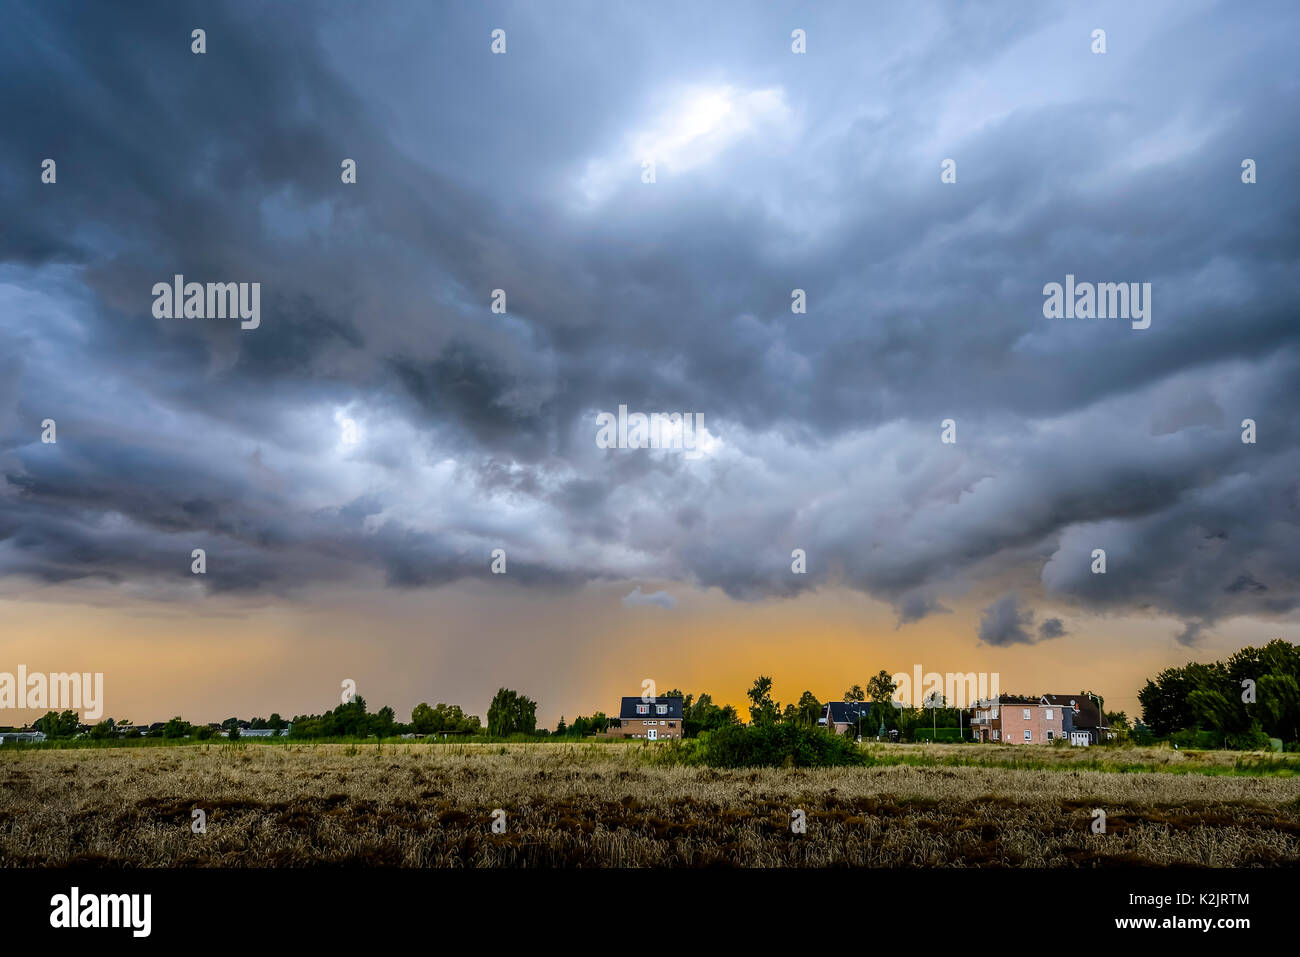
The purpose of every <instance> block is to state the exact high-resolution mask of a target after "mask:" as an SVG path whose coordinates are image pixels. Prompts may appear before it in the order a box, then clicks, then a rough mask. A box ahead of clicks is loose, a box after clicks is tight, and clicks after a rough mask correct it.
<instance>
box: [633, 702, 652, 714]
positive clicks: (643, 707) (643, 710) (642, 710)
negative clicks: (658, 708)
mask: <svg viewBox="0 0 1300 957" xmlns="http://www.w3.org/2000/svg"><path fill="white" fill-rule="evenodd" d="M636 713H637V714H649V713H650V706H649V705H648V704H639V705H637V706H636Z"/></svg>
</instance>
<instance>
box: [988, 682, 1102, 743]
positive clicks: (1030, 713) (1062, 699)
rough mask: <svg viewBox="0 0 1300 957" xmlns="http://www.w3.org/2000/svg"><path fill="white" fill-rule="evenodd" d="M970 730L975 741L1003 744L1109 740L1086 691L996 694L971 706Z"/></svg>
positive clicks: (1094, 704)
mask: <svg viewBox="0 0 1300 957" xmlns="http://www.w3.org/2000/svg"><path fill="white" fill-rule="evenodd" d="M970 723H971V730H972V731H974V732H975V738H976V740H978V741H999V742H1004V743H1006V744H1048V743H1051V742H1053V741H1060V740H1065V741H1069V742H1070V743H1071V744H1075V745H1090V744H1100V743H1102V742H1103V741H1108V740H1110V737H1111V731H1110V725H1109V723H1108V722H1107V721H1106V716H1105V715H1104V714H1102V713H1101V711H1100V709H1098V707H1097V702H1096V701H1094V700H1093V699H1092V698H1089V697H1088V696H1087V695H1085V694H1082V693H1081V694H1074V695H1068V694H1045V695H1040V696H1039V697H1037V698H1031V697H1024V696H1021V695H1011V694H1004V695H999V696H998V700H997V701H996V702H980V703H978V704H976V706H975V707H974V708H973V709H971V719H970Z"/></svg>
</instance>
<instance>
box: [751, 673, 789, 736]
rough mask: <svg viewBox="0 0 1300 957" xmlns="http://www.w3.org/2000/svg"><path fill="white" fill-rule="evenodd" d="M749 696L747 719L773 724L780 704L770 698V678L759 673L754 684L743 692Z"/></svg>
mask: <svg viewBox="0 0 1300 957" xmlns="http://www.w3.org/2000/svg"><path fill="white" fill-rule="evenodd" d="M745 695H746V696H747V697H748V698H749V702H750V704H749V720H750V723H752V724H775V723H776V720H777V716H778V715H780V713H781V706H780V705H779V704H778V703H777V702H776V701H774V700H772V679H771V678H769V677H768V676H767V675H759V676H758V677H757V678H755V679H754V686H753V687H752V688H750V689H749V690H748V691H746V692H745Z"/></svg>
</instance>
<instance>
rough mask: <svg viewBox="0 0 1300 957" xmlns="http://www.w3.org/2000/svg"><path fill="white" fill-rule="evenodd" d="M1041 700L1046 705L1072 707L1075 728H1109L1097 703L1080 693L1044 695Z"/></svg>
mask: <svg viewBox="0 0 1300 957" xmlns="http://www.w3.org/2000/svg"><path fill="white" fill-rule="evenodd" d="M1043 700H1044V701H1046V702H1047V703H1048V704H1052V705H1060V706H1061V707H1062V708H1064V707H1065V706H1066V705H1074V710H1075V715H1074V726H1075V727H1076V728H1083V729H1086V728H1109V727H1110V722H1108V721H1107V720H1106V716H1105V715H1104V714H1102V713H1101V712H1100V711H1099V710H1098V708H1097V702H1096V701H1095V700H1093V699H1092V698H1089V697H1088V696H1087V695H1086V694H1084V693H1083V692H1082V691H1080V692H1079V693H1078V694H1045V695H1043Z"/></svg>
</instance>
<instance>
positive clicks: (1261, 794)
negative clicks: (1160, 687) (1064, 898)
mask: <svg viewBox="0 0 1300 957" xmlns="http://www.w3.org/2000/svg"><path fill="white" fill-rule="evenodd" d="M873 750H874V753H875V754H876V755H877V756H878V757H879V758H880V759H882V760H885V761H888V760H890V759H891V755H893V756H897V755H901V756H902V757H900V758H898V760H903V759H904V758H905V759H906V760H909V761H919V762H922V763H916V764H896V763H895V764H890V763H883V764H877V765H875V766H871V767H856V768H826V769H763V770H717V769H712V768H703V767H686V766H673V765H662V764H656V763H653V762H652V761H651V760H647V758H649V757H653V755H654V754H655V751H654V749H652V748H649V749H648V748H645V747H631V746H628V747H624V746H610V745H581V744H579V745H564V744H533V745H515V746H497V745H481V746H475V745H452V746H448V745H431V744H428V743H422V742H411V743H403V744H383V745H376V744H374V743H371V744H367V745H339V744H317V745H312V744H302V745H299V744H292V743H276V744H258V743H247V744H212V745H202V744H190V745H185V746H174V747H137V748H101V749H69V750H23V749H17V750H5V751H3V752H0V866H6V867H15V866H19V867H33V866H35V867H41V866H68V865H79V866H87V865H89V866H96V865H103V866H132V867H178V866H179V867H295V866H313V865H338V864H344V865H363V866H392V867H577V866H581V867H712V866H725V867H809V866H814V867H815V866H854V867H862V866H866V867H948V866H954V867H982V866H1023V867H1060V866H1097V865H1107V864H1115V865H1135V864H1136V865H1154V866H1162V865H1184V866H1207V867H1249V866H1278V865H1291V864H1295V863H1296V862H1298V861H1300V777H1295V776H1292V775H1290V774H1286V775H1278V774H1272V775H1268V774H1265V775H1260V774H1239V773H1238V774H1231V773H1220V774H1214V773H1168V772H1177V771H1183V772H1186V771H1189V770H1192V769H1198V770H1199V768H1200V767H1201V766H1204V768H1205V769H1207V770H1213V769H1216V768H1217V769H1219V770H1225V769H1228V768H1230V767H1231V766H1232V765H1233V763H1234V762H1235V761H1236V760H1237V758H1236V756H1233V755H1223V756H1218V755H1200V756H1190V755H1186V754H1183V755H1180V754H1178V753H1177V752H1163V751H1155V750H1153V751H1152V753H1150V754H1142V753H1140V752H1138V751H1137V749H1128V750H1129V751H1130V752H1133V760H1134V761H1139V762H1140V763H1142V764H1143V765H1144V766H1147V765H1149V766H1154V767H1160V768H1166V767H1167V769H1168V770H1167V771H1159V770H1158V771H1138V772H1131V773H1116V772H1114V771H1103V770H1094V769H1091V768H1088V767H1082V768H1081V767H1076V766H1075V765H1077V764H1079V763H1081V762H1083V763H1086V762H1087V761H1092V762H1095V761H1096V760H1097V758H1096V757H1095V756H1089V755H1087V754H1086V752H1084V751H1083V750H1082V749H1079V750H1065V751H1059V752H1053V750H1052V749H1045V748H1044V749H1037V750H1036V751H1035V752H1034V754H1033V755H1032V760H1033V761H1035V762H1041V763H1044V764H1045V765H1046V766H1044V767H1033V768H1026V767H1017V766H1014V765H1015V764H1016V763H1023V762H1025V761H1026V760H1028V759H1029V758H1030V757H1031V756H1030V755H1028V754H1027V749H1024V748H1021V749H1015V748H1011V749H1009V750H1007V751H1005V752H1000V751H999V750H998V749H993V748H989V749H983V748H978V749H977V748H973V747H966V748H964V749H963V748H962V746H949V747H945V746H943V745H934V746H928V747H924V748H921V747H918V746H907V745H903V746H894V748H890V747H888V746H881V747H879V748H876V749H873ZM954 754H957V755H962V756H965V755H972V754H977V756H978V759H979V762H980V763H978V764H975V765H962V766H946V765H943V764H941V763H939V762H942V761H944V760H949V759H951V756H952V755H954ZM1000 754H1003V755H1004V756H1003V757H1002V758H1000V757H999V755H1000ZM1261 760H1262V759H1261ZM926 762H928V763H926ZM1188 762H1191V767H1190V768H1189V767H1187V766H1186V765H1187V764H1188ZM1008 765H1011V766H1008ZM196 809H198V810H201V811H202V812H203V814H204V815H205V818H206V831H205V832H204V833H195V832H194V830H193V828H192V823H193V822H194V820H195V817H194V814H193V812H194V811H195V810H196ZM498 809H499V810H500V811H502V812H504V816H503V817H501V821H502V824H503V825H504V832H503V833H494V831H493V829H492V819H493V812H494V811H496V810H498ZM1094 809H1101V810H1102V811H1103V812H1104V813H1105V824H1106V829H1105V833H1093V831H1092V827H1091V825H1092V824H1093V820H1094V816H1093V812H1094ZM796 811H802V812H803V815H802V817H803V820H804V822H805V823H806V830H805V832H804V833H794V832H793V831H792V828H791V821H792V815H794V813H795V812H796ZM499 817H500V816H499ZM795 817H796V818H797V817H798V815H795ZM500 826H501V825H498V827H500Z"/></svg>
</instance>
